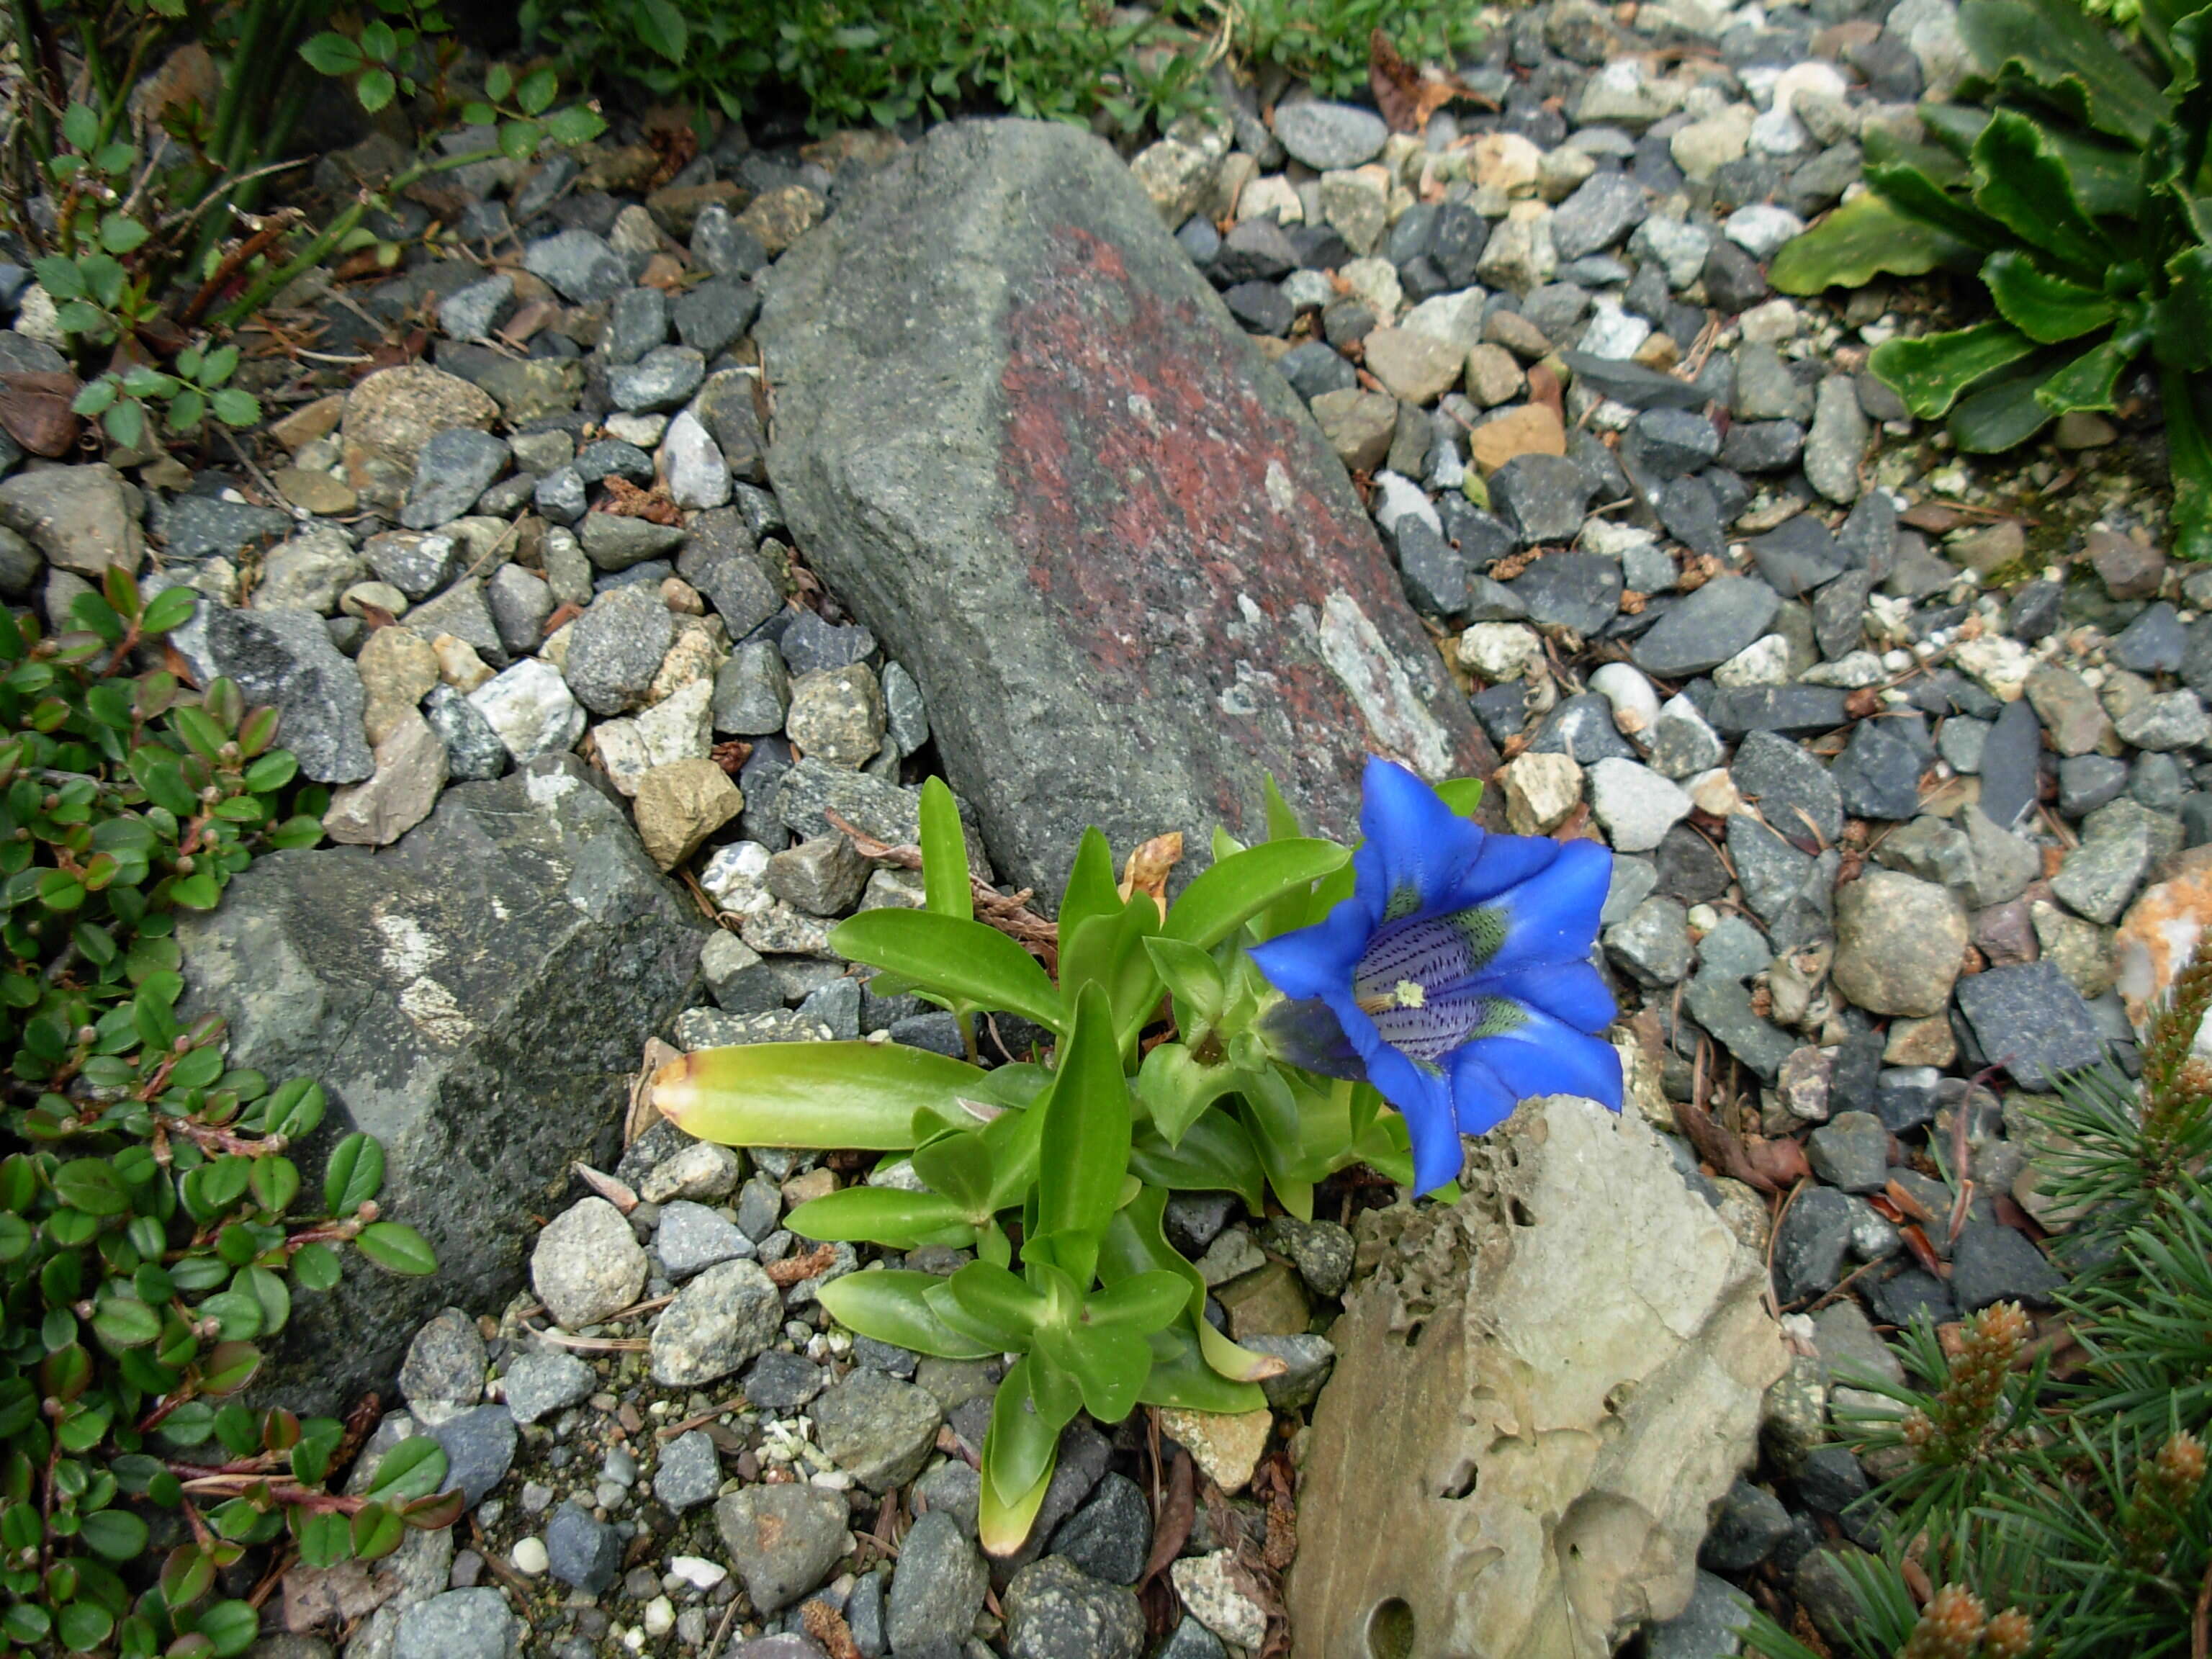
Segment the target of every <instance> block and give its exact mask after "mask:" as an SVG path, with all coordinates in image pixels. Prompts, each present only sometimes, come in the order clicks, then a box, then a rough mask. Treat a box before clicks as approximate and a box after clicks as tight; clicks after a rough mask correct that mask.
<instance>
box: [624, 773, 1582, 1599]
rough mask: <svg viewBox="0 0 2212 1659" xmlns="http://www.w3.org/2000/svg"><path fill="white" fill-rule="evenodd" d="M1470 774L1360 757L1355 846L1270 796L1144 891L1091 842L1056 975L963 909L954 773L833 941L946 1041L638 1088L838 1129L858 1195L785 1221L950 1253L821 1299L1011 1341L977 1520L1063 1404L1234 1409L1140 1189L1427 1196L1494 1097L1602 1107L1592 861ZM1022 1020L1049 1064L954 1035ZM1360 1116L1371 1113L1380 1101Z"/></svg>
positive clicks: (1017, 1496)
mask: <svg viewBox="0 0 2212 1659" xmlns="http://www.w3.org/2000/svg"><path fill="white" fill-rule="evenodd" d="M1479 798H1480V785H1479V784H1477V783H1475V782H1474V781H1468V780H1456V781H1452V782H1449V783H1446V784H1444V785H1443V786H1442V787H1441V788H1438V789H1432V788H1431V787H1429V786H1428V785H1427V784H1425V783H1423V782H1422V781H1420V780H1419V779H1418V778H1416V777H1414V776H1413V774H1411V773H1410V772H1407V771H1406V770H1405V769H1403V768H1401V767H1399V766H1396V765H1395V764H1393V763H1389V762H1387V761H1381V760H1376V761H1370V763H1369V765H1368V769H1367V776H1366V790H1365V799H1364V804H1363V808H1362V811H1361V819H1360V822H1361V828H1362V829H1363V830H1364V833H1365V840H1364V842H1363V844H1362V845H1361V846H1360V848H1358V851H1357V852H1356V853H1355V852H1353V851H1352V850H1351V849H1349V848H1344V847H1340V846H1339V845H1337V844H1336V843H1335V842H1329V841H1323V840H1317V839H1312V838H1309V837H1306V836H1303V835H1302V834H1301V833H1300V832H1299V829H1298V826H1297V821H1296V819H1295V817H1293V816H1292V814H1291V811H1290V810H1289V809H1288V808H1287V807H1286V806H1285V805H1284V803H1283V801H1282V799H1281V798H1280V797H1279V795H1278V794H1276V793H1275V792H1274V791H1273V788H1272V787H1270V789H1269V793H1268V801H1267V806H1268V813H1267V821H1268V828H1269V839H1268V840H1267V842H1264V843H1262V844H1261V845H1259V846H1255V847H1249V848H1247V847H1241V846H1239V845H1238V844H1237V842H1235V841H1233V840H1231V838H1230V837H1228V836H1226V835H1224V834H1221V833H1219V832H1217V833H1216V836H1215V838H1214V862H1213V864H1212V867H1211V868H1209V869H1208V870H1206V872H1204V873H1202V874H1200V876H1198V877H1196V878H1194V879H1193V880H1192V881H1191V883H1190V884H1188V886H1187V887H1186V888H1185V889H1184V890H1183V891H1182V895H1181V896H1179V897H1178V898H1177V899H1176V901H1175V902H1173V903H1172V904H1169V905H1166V906H1164V907H1163V905H1162V903H1161V902H1159V901H1158V900H1157V899H1155V898H1154V897H1153V896H1152V894H1151V893H1149V892H1147V891H1146V890H1144V889H1143V888H1142V887H1140V886H1135V885H1131V886H1130V887H1129V888H1128V889H1127V890H1124V889H1123V888H1122V887H1121V886H1120V885H1117V884H1116V883H1115V878H1114V865H1113V858H1112V854H1111V853H1110V851H1109V848H1108V847H1107V843H1106V839H1105V837H1104V836H1102V835H1101V834H1100V833H1099V832H1098V831H1097V830H1096V829H1092V830H1090V831H1088V832H1087V833H1086V834H1085V836H1084V838H1083V842H1082V843H1081V846H1080V848H1079V852H1078V854H1077V857H1076V860H1075V864H1074V868H1073V872H1072V873H1071V875H1070V876H1069V878H1068V882H1067V886H1066V891H1065V892H1064V893H1063V894H1062V896H1061V898H1060V915H1059V941H1058V948H1057V951H1056V952H1055V953H1054V955H1055V957H1056V963H1055V965H1056V967H1057V970H1058V974H1057V982H1055V980H1054V976H1053V975H1051V974H1049V973H1048V972H1047V969H1046V967H1045V965H1044V964H1043V963H1041V962H1039V960H1038V959H1037V958H1036V957H1033V956H1032V955H1030V952H1029V951H1026V950H1024V948H1023V947H1022V946H1021V945H1018V944H1017V943H1016V942H1015V941H1014V940H1013V939H1011V938H1009V937H1008V936H1007V935H1006V933H1001V932H1000V931H998V930H997V929H995V928H994V927H989V926H988V925H987V924H985V923H983V922H981V921H977V920H976V919H975V915H974V908H973V893H972V889H971V884H970V880H969V869H968V860H967V853H966V848H965V843H964V842H963V836H962V830H961V826H960V819H959V814H958V810H957V807H956V805H954V802H953V799H952V795H951V791H949V790H948V789H946V788H945V786H944V785H943V784H942V783H941V782H938V781H934V780H933V781H931V782H929V783H928V784H927V785H925V786H924V787H923V790H922V799H921V843H922V844H921V853H922V866H923V880H924V884H925V889H926V898H927V902H926V906H925V908H922V909H920V910H902V909H878V910H870V911H864V912H863V913H862V914H860V915H858V916H855V917H854V918H853V919H851V920H850V921H847V922H845V923H843V924H842V925H841V926H840V927H838V928H837V930H836V933H834V934H833V935H832V936H831V942H832V943H833V944H834V945H836V948H837V949H838V950H839V951H841V952H842V953H843V954H844V955H845V956H847V957H849V958H850V959H851V960H853V961H854V962H856V963H862V964H865V965H866V966H868V967H871V968H873V969H876V970H877V972H876V976H875V978H874V980H873V981H872V983H873V986H874V987H875V989H876V990H877V991H878V993H880V994H885V995H890V994H901V993H905V994H915V995H919V996H921V997H924V998H927V1000H930V1001H932V1002H934V1003H936V1004H938V1005H939V1006H943V1007H945V1008H946V1009H949V1010H950V1011H951V1012H952V1013H953V1014H954V1015H955V1017H956V1018H957V1019H958V1021H959V1022H960V1024H961V1028H962V1030H963V1033H966V1034H968V1035H969V1060H957V1059H952V1058H950V1057H948V1056H945V1055H943V1054H933V1053H930V1052H928V1051H926V1050H923V1049H920V1048H906V1047H902V1046H901V1045H898V1044H896V1043H877V1042H802V1043H763V1044H757V1045H753V1046H750V1047H744V1048H720V1049H706V1050H702V1051H700V1052H698V1053H696V1054H688V1055H686V1056H684V1058H683V1059H682V1060H677V1061H675V1062H673V1063H671V1065H669V1066H666V1067H665V1068H664V1069H663V1070H662V1071H661V1072H660V1073H659V1075H658V1076H657V1077H656V1079H654V1085H653V1100H654V1103H655V1104H656V1105H657V1106H658V1107H659V1109H660V1110H661V1112H662V1113H663V1114H664V1115H666V1116H667V1117H669V1118H670V1119H671V1120H673V1121H675V1122H676V1123H677V1124H678V1126H680V1127H683V1128H684V1129H686V1130H688V1131H689V1132H690V1133H693V1134H695V1135H698V1136H700V1137H701V1138H702V1139H708V1140H715V1141H720V1142H723V1143H726V1144H728V1145H734V1146H810V1147H823V1148H853V1147H857V1148H862V1149H866V1150H871V1151H876V1152H884V1153H885V1154H887V1155H890V1156H887V1157H886V1158H885V1160H884V1170H882V1171H879V1175H888V1176H890V1179H889V1180H888V1181H886V1182H884V1184H877V1185H861V1186H857V1187H851V1188H846V1189H845V1190H843V1191H841V1192H836V1193H832V1194H829V1195H827V1196H825V1197H823V1198H818V1199H815V1200H811V1201H810V1202H808V1203H805V1204H802V1205H800V1206H799V1207H798V1208H797V1209H795V1210H793V1212H791V1214H790V1216H789V1217H788V1218H787V1225H789V1226H790V1228H791V1229H792V1231H794V1232H796V1233H798V1234H799V1235H801V1236H802V1237H808V1238H813V1239H817V1240H842V1241H860V1240H866V1241H869V1242H872V1243H876V1244H878V1245H882V1246H885V1247H887V1248H889V1249H895V1250H908V1249H917V1248H920V1247H921V1246H924V1245H950V1246H954V1247H957V1248H961V1249H972V1250H973V1251H974V1252H975V1260H974V1261H971V1262H969V1263H968V1264H967V1265H965V1266H963V1267H960V1268H959V1269H958V1270H957V1272H955V1273H951V1275H949V1276H945V1277H939V1275H936V1274H933V1273H921V1272H915V1271H910V1270H896V1269H895V1270H884V1271H873V1270H872V1271H868V1272H864V1273H854V1274H850V1275H848V1276H847V1277H845V1278H842V1279H835V1280H832V1281H831V1282H830V1283H829V1284H827V1285H823V1288H822V1292H821V1296H822V1302H823V1306H825V1307H826V1308H828V1309H829V1311H830V1313H832V1314H833V1315H834V1316H836V1318H837V1319H839V1320H840V1321H841V1322H843V1323H844V1324H845V1325H847V1326H848V1327H849V1328H851V1329H853V1330H855V1331H858V1332H860V1333H861V1334H864V1335H867V1336H871V1337H874V1338H876V1339H878V1340H882V1341H885V1342H890V1343H895V1344H896V1345H898V1346H902V1347H905V1348H909V1349H913V1350H915V1351H916V1352H921V1353H926V1354H933V1355H937V1356H939V1357H941V1358H988V1357H993V1356H997V1355H1006V1356H1009V1357H1011V1358H1012V1359H1013V1364H1012V1365H1010V1367H1009V1368H1008V1370H1007V1371H1006V1376H1005V1378H1004V1380H1003V1381H1002V1382H1001V1383H1000V1388H999V1394H998V1398H997V1401H996V1403H995V1406H994V1411H993V1413H992V1419H991V1425H990V1428H989V1431H988V1432H987V1435H986V1437H985V1442H984V1447H983V1456H982V1463H983V1475H984V1480H983V1486H982V1497H981V1519H980V1527H981V1535H982V1540H983V1543H984V1545H985V1547H986V1548H987V1549H989V1550H990V1551H992V1552H993V1553H996V1554H1001V1555H1003V1554H1008V1553H1012V1552H1013V1551H1015V1550H1017V1549H1018V1548H1019V1547H1020V1546H1021V1544H1022V1542H1023V1541H1024V1539H1025V1538H1026V1537H1027V1535H1028V1534H1029V1530H1030V1523H1031V1522H1032V1521H1033V1520H1034V1519H1035V1517H1036V1512H1037V1509H1038V1506H1039V1504H1042V1501H1043V1498H1044V1493H1045V1489H1046V1487H1047V1486H1048V1484H1049V1483H1050V1480H1051V1478H1052V1473H1053V1468H1054V1459H1055V1457H1056V1455H1057V1449H1058V1446H1059V1441H1060V1431H1061V1430H1062V1429H1063V1428H1065V1427H1066V1425H1067V1424H1068V1423H1069V1421H1070V1420H1071V1419H1073V1417H1074V1415H1075V1413H1076V1412H1077V1411H1078V1410H1079V1409H1081V1410H1087V1411H1088V1412H1090V1413H1091V1415H1092V1416H1093V1417H1094V1418H1097V1419H1099V1420H1100V1421H1102V1422H1106V1423H1113V1422H1117V1421H1119V1420H1120V1419H1121V1418H1123V1417H1125V1416H1127V1414H1128V1413H1129V1412H1130V1411H1131V1410H1133V1408H1134V1407H1136V1406H1138V1405H1139V1404H1145V1405H1156V1406H1179V1407H1187V1408H1189V1409H1192V1410H1197V1411H1206V1412H1222V1413H1231V1412H1245V1411H1253V1410H1257V1409H1259V1408H1261V1407H1262V1406H1263V1405H1264V1404H1265V1400H1264V1396H1263V1395H1262V1394H1261V1390H1260V1389H1259V1387H1258V1383H1259V1382H1260V1380H1261V1378H1263V1377H1266V1376H1271V1375H1273V1374H1275V1373H1276V1372H1278V1371H1279V1370H1281V1369H1282V1362H1281V1361H1280V1360H1279V1359H1276V1358H1271V1357H1269V1356H1266V1355H1261V1354H1257V1353H1254V1352H1250V1351H1249V1350H1247V1349H1244V1348H1242V1347H1239V1346H1237V1345H1236V1344H1235V1343H1233V1342H1231V1341H1230V1340H1229V1339H1228V1338H1227V1337H1225V1336H1224V1335H1223V1334H1221V1333H1220V1332H1218V1331H1217V1330H1215V1329H1214V1328H1213V1327H1212V1325H1211V1324H1209V1323H1208V1322H1206V1316H1205V1308H1206V1284H1205V1281H1204V1280H1203V1279H1201V1278H1200V1276H1199V1273H1198V1270H1197V1268H1196V1267H1193V1266H1192V1265H1191V1263H1190V1262H1189V1261H1186V1260H1185V1259H1184V1258H1183V1257H1182V1255H1180V1254H1179V1253H1178V1252H1177V1251H1176V1249H1174V1247H1173V1246H1172V1245H1170V1243H1168V1241H1167V1238H1166V1236H1165V1234H1164V1231H1162V1226H1161V1218H1162V1214H1163V1212H1164V1207H1165V1205H1166V1202H1167V1197H1168V1194H1170V1193H1171V1192H1179V1191H1225V1192H1231V1193H1235V1194H1237V1195H1239V1196H1240V1197H1241V1198H1242V1199H1243V1200H1244V1202H1245V1203H1246V1205H1247V1206H1249V1208H1250V1209H1251V1210H1252V1211H1253V1212H1255V1214H1256V1213H1261V1212H1263V1211H1264V1209H1265V1207H1266V1204H1267V1196H1268V1194H1270V1193H1272V1194H1273V1198H1274V1200H1275V1202H1276V1203H1277V1204H1278V1205H1279V1206H1281V1207H1282V1208H1283V1209H1284V1210H1285V1211H1286V1212H1290V1213H1291V1214H1292V1215H1295V1216H1297V1217H1299V1218H1305V1219H1310V1218H1311V1216H1312V1213H1313V1197H1314V1188H1315V1185H1316V1183H1317V1182H1320V1181H1322V1180H1323V1179H1325V1178H1326V1177H1327V1176H1329V1175H1331V1174H1333V1173H1334V1172H1335V1171H1337V1170H1343V1169H1346V1168H1348V1167H1350V1166H1352V1165H1354V1164H1365V1165H1367V1166H1369V1167H1370V1168H1372V1169H1374V1170H1378V1171H1380V1172H1381V1173H1383V1175H1385V1176H1389V1178H1391V1179H1392V1180H1395V1181H1396V1182H1399V1183H1401V1185H1406V1186H1410V1187H1412V1188H1413V1189H1414V1190H1415V1191H1417V1192H1421V1193H1432V1194H1438V1195H1441V1196H1447V1197H1449V1196H1453V1195H1455V1192H1456V1188H1455V1185H1454V1182H1455V1180H1456V1177H1457V1176H1458V1174H1459V1169H1460V1159H1461V1147H1460V1140H1459V1137H1460V1135H1461V1134H1462V1133H1480V1132H1482V1131H1484V1130H1486V1129H1489V1128H1491V1127H1494V1126H1495V1125H1496V1124H1498V1123H1499V1122H1501V1121H1504V1118H1505V1117H1506V1116H1507V1115H1510V1113H1511V1111H1512V1110H1513V1109H1514V1107H1515V1105H1516V1103H1518V1101H1519V1100H1520V1099H1522V1097H1528V1096H1534V1095H1539V1094H1549V1093H1560V1092H1564V1093H1573V1094H1578V1095H1585V1096H1588V1097H1590V1098H1593V1099H1595V1100H1598V1101H1601V1102H1602V1103H1604V1104H1606V1105H1607V1106H1609V1107H1611V1108H1613V1109H1615V1110H1618V1109H1620V1096H1621V1076H1620V1060H1619V1059H1618V1057H1617V1056H1616V1055H1615V1054H1614V1053H1613V1049H1612V1048H1611V1046H1610V1045H1609V1044H1607V1042H1605V1041H1604V1039H1603V1038H1602V1037H1601V1036H1600V1035H1599V1033H1601V1032H1602V1031H1603V1030H1604V1029H1605V1027H1606V1026H1607V1024H1608V1023H1610V1021H1611V1020H1612V1019H1613V1012H1614V1009H1613V999H1612V997H1611V995H1610V994H1608V993H1607V990H1606V988H1605V985H1604V982H1603V981H1602V980H1601V979H1600V977H1599V976H1598V974H1597V970H1596V969H1595V968H1594V967H1593V966H1592V965H1591V963H1590V961H1589V957H1590V953H1591V951H1592V948H1593V946H1594V944H1595V935H1596V931H1597V918H1598V910H1599V908H1600V906H1601V904H1602V903H1603V902H1604V898H1605V892H1606V887H1607V881H1608V878H1609V876H1610V872H1611V864H1612V856H1611V854H1609V853H1607V851H1606V849H1605V848H1602V847H1601V846H1599V845H1597V844H1596V843H1595V842H1569V843H1565V844H1561V843H1559V842H1552V841H1548V840H1544V839H1541V838H1534V837H1527V836H1498V835H1492V834H1489V833H1487V832H1486V831H1485V830H1484V829H1481V828H1480V826H1478V825H1477V824H1475V823H1474V822H1473V821H1472V819H1471V818H1470V817H1468V813H1470V812H1472V811H1473V810H1474V805H1475V803H1476V801H1477V799H1479ZM984 1012H1005V1013H1011V1014H1015V1015H1018V1016H1020V1017H1021V1018H1024V1019H1027V1020H1029V1021H1030V1022H1032V1023H1033V1024H1036V1026H1038V1027H1040V1028H1042V1030H1044V1031H1046V1032H1048V1034H1049V1035H1050V1037H1051V1040H1052V1046H1051V1053H1050V1057H1049V1063H1046V1064H1037V1063H1030V1062H1020V1063H1016V1064H1012V1065H1006V1066H999V1067H997V1068H996V1069H995V1070H990V1071H986V1070H984V1069H982V1068H981V1066H977V1065H975V1064H974V1063H972V1062H973V1060H974V1058H975V1046H974V1042H973V1036H972V1033H973V1029H974V1026H973V1022H974V1020H975V1017H976V1016H977V1015H978V1014H980V1013H984ZM1386 1103H1388V1104H1389V1105H1391V1106H1395V1108H1396V1109H1397V1110H1396V1111H1395V1112H1386V1111H1384V1110H1383V1107H1384V1105H1385V1104H1386Z"/></svg>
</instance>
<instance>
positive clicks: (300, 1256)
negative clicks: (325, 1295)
mask: <svg viewBox="0 0 2212 1659" xmlns="http://www.w3.org/2000/svg"><path fill="white" fill-rule="evenodd" d="M343 1276H344V1267H343V1264H342V1263H341V1262H340V1261H338V1255H337V1251H336V1250H333V1249H331V1247H330V1246H329V1245H327V1244H313V1243H310V1244H302V1245H301V1247H300V1248H299V1249H296V1250H295V1251H294V1252H293V1253H292V1277H293V1279H295V1281H297V1283H298V1284H299V1285H300V1288H301V1290H306V1291H327V1290H331V1289H333V1288H335V1287H336V1285H337V1282H338V1280H339V1279H341V1278H343Z"/></svg>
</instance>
